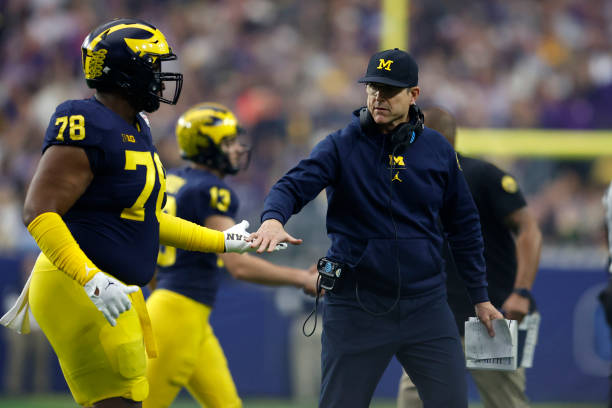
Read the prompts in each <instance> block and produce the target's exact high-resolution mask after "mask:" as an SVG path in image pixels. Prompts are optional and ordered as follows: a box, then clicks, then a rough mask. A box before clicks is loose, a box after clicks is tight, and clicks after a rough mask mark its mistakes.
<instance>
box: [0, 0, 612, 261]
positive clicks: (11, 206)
mask: <svg viewBox="0 0 612 408" xmlns="http://www.w3.org/2000/svg"><path fill="white" fill-rule="evenodd" d="M411 5H412V8H411V18H410V22H411V27H410V51H411V52H412V53H413V55H414V56H415V58H416V60H417V61H418V62H419V65H420V66H421V67H422V70H421V75H420V82H419V84H420V86H421V88H422V89H427V92H424V97H423V98H422V99H421V100H420V102H421V104H422V105H423V106H428V105H440V106H444V107H446V108H447V109H449V110H450V111H452V112H453V113H454V114H455V116H456V117H457V118H458V120H459V125H460V126H464V127H513V128H535V127H538V128H559V129H561V128H566V129H568V128H570V129H606V128H608V129H609V128H612V115H609V114H606V112H605V110H606V109H608V106H610V104H612V51H610V50H611V49H612V46H611V45H612V3H610V2H608V1H605V0H592V1H588V2H587V1H581V0H545V1H540V2H532V1H529V0H517V1H512V2H507V1H503V0H494V1H487V0H478V1H473V2H471V3H470V7H464V5H463V4H462V3H457V2H454V1H452V0H427V1H424V0H416V1H412V2H411ZM132 16H133V17H140V18H144V19H146V20H148V21H151V22H154V23H155V24H156V26H157V27H159V28H160V29H161V30H162V31H163V32H164V33H166V35H167V37H168V39H169V41H170V42H171V43H172V44H173V45H174V47H175V49H174V51H175V52H176V54H177V55H178V56H179V60H178V62H177V64H178V67H177V68H178V70H179V71H181V72H182V73H183V74H184V76H185V86H184V88H183V93H182V95H181V99H180V101H179V104H178V106H176V107H171V106H163V107H162V108H161V109H160V110H159V111H158V112H157V113H156V114H155V115H154V117H152V118H151V119H152V124H153V129H154V131H155V133H154V135H153V137H154V138H155V139H156V140H157V144H158V148H159V151H160V154H161V156H162V160H163V162H164V163H165V165H166V167H168V168H169V167H173V166H174V165H176V164H177V162H178V161H179V160H180V159H179V157H178V155H177V153H176V148H175V141H174V136H173V130H174V125H175V121H176V119H177V117H178V115H179V113H180V112H182V111H184V110H185V109H186V108H187V107H189V106H191V105H193V104H194V103H197V102H199V101H201V100H209V101H218V102H220V103H223V104H226V105H228V106H230V107H232V108H233V109H234V111H235V112H236V113H237V116H238V118H239V119H240V120H241V121H242V124H243V126H244V127H245V128H246V129H247V130H248V135H247V137H248V139H249V141H250V143H251V145H252V147H253V160H252V162H251V167H250V169H249V171H247V172H245V173H243V174H241V175H239V176H237V177H234V178H232V179H231V180H230V183H231V184H232V185H233V186H234V187H235V189H236V191H237V193H238V195H239V196H241V197H242V202H243V207H242V213H243V214H242V216H243V217H244V218H247V219H250V220H251V221H252V223H253V222H254V224H253V225H258V221H259V220H258V214H259V213H260V211H261V208H262V204H263V198H264V197H265V194H266V193H267V192H268V190H269V188H270V186H271V185H272V184H273V183H274V182H275V181H276V180H277V179H278V177H279V176H280V175H282V174H283V173H284V172H285V171H286V170H287V169H288V168H290V167H291V166H292V165H293V164H295V163H296V161H297V158H298V157H302V156H303V155H304V154H305V153H306V152H308V151H310V149H311V148H312V146H313V145H314V143H315V142H316V141H318V140H319V138H321V137H323V136H325V135H326V134H327V133H329V132H330V131H333V130H335V129H337V128H339V127H340V126H341V124H342V123H344V122H345V121H346V118H347V117H346V114H347V112H349V111H350V109H353V108H357V106H353V104H354V101H356V100H361V99H362V94H363V89H362V88H361V86H359V85H357V84H356V80H357V79H358V78H359V77H360V76H361V75H362V74H363V72H362V69H363V66H365V65H366V63H367V58H368V57H369V56H370V55H371V54H372V53H373V52H374V51H376V50H377V49H378V46H379V37H378V33H379V32H380V24H381V19H382V16H381V14H380V2H379V1H374V0H367V1H363V0H312V1H308V2H299V1H289V0H285V1H269V0H249V1H242V0H231V1H223V2H221V1H195V0H182V1H169V0H157V1H136V0H127V1H126V0H109V1H106V2H97V1H93V0H89V1H70V0H29V1H22V0H6V1H3V2H1V3H0V47H1V49H2V55H4V59H3V60H1V61H0V78H1V80H0V174H2V177H1V180H0V214H2V217H0V249H28V248H34V245H35V244H34V243H33V241H31V240H30V239H29V238H28V236H27V233H26V232H25V229H24V228H23V227H22V226H21V224H20V215H19V214H20V212H21V207H22V202H23V195H24V192H25V189H26V187H27V186H26V183H27V182H28V181H29V180H30V179H31V177H32V172H33V171H34V169H35V166H36V163H37V161H38V159H39V158H40V147H41V142H42V137H43V132H44V129H45V128H46V127H47V124H48V123H47V121H48V118H49V117H50V116H51V113H52V110H53V108H54V107H55V106H56V105H57V104H58V103H59V102H61V101H63V100H65V99H70V98H81V97H85V96H88V95H90V94H91V91H90V90H89V89H87V88H86V87H85V84H84V81H83V80H82V70H81V56H80V54H79V53H78V50H79V48H80V47H79V46H80V43H81V42H82V41H83V38H84V37H85V35H86V33H88V32H89V31H90V30H91V29H92V27H95V26H96V25H98V24H99V23H100V22H101V21H105V20H108V19H110V18H113V17H132ZM171 71H175V69H172V70H171ZM506 164H507V165H508V166H506V168H509V169H511V171H512V172H513V173H514V174H515V175H516V176H517V178H518V179H519V182H520V183H521V185H523V186H525V193H526V196H527V199H528V201H530V203H531V204H532V205H533V208H534V210H535V212H536V214H537V216H538V219H539V221H540V224H541V226H542V230H543V233H544V235H545V238H544V242H545V245H557V246H564V245H570V246H576V245H578V246H583V247H591V248H593V247H601V249H602V250H604V248H603V228H602V225H603V209H602V208H601V201H600V200H601V195H602V193H603V189H604V187H605V186H606V185H607V184H608V182H609V178H610V177H611V176H612V171H607V172H606V171H604V170H602V168H604V169H605V168H607V167H606V165H605V164H606V162H605V160H604V161H603V162H602V161H601V160H600V161H593V162H591V161H589V162H587V161H585V162H575V163H573V162H552V161H546V160H524V159H521V160H514V161H512V162H509V163H506ZM606 177H607V178H606ZM309 211H311V212H310V213H307V215H306V216H303V217H301V218H299V217H297V219H296V221H295V226H294V227H293V228H295V230H297V231H302V232H297V233H296V235H298V236H302V237H303V238H305V239H306V240H308V237H309V234H311V233H310V232H309V228H308V226H309V225H311V223H310V222H309V221H308V217H310V216H317V214H322V212H321V211H322V210H321V209H320V208H318V207H317V205H316V204H315V205H314V206H312V209H311V210H309ZM308 214H310V215H308ZM318 216H322V215H318ZM300 220H301V221H300ZM316 233H317V234H320V233H322V232H321V231H317V232H316ZM308 241H309V245H307V246H308V247H311V248H309V249H308V250H307V251H295V252H294V254H293V255H295V253H297V252H301V253H302V254H303V255H300V256H308V257H310V259H313V258H314V257H315V256H316V255H313V254H320V253H322V252H323V248H324V247H325V246H326V242H322V243H321V244H320V246H318V247H316V248H312V246H311V245H314V244H315V242H316V240H314V241H315V242H313V240H308ZM304 250H306V248H304ZM588 258H592V257H591V256H588ZM598 259H600V260H602V262H603V256H602V257H601V258H598ZM543 263H546V251H545V254H544V259H543Z"/></svg>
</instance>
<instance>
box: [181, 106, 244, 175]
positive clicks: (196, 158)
mask: <svg viewBox="0 0 612 408" xmlns="http://www.w3.org/2000/svg"><path fill="white" fill-rule="evenodd" d="M242 133H244V132H243V130H242V128H241V127H240V126H239V125H238V121H237V119H236V117H235V116H234V114H233V113H232V112H231V111H230V110H229V109H227V108H226V107H225V106H223V105H220V104H216V103H201V104H198V105H196V106H194V107H192V108H191V109H189V110H188V111H186V112H185V113H183V115H181V117H180V118H179V120H178V122H177V125H176V138H177V142H178V146H179V149H180V153H181V157H182V158H183V159H186V160H189V161H192V162H194V163H199V164H203V165H205V166H207V167H209V168H211V169H215V170H218V171H220V172H221V173H222V174H223V175H226V174H236V173H238V172H239V171H241V170H244V169H246V168H247V167H248V165H249V161H250V149H249V148H248V147H247V146H245V145H243V144H241V143H240V142H239V141H238V139H237V138H238V136H239V135H240V134H242Z"/></svg>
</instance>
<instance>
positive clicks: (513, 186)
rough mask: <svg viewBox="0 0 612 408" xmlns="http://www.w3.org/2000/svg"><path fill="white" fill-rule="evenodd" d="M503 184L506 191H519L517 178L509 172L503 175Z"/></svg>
mask: <svg viewBox="0 0 612 408" xmlns="http://www.w3.org/2000/svg"><path fill="white" fill-rule="evenodd" d="M501 185H502V188H503V189H504V191H505V192H506V193H510V194H514V193H516V192H517V191H518V184H517V183H516V180H515V179H514V178H513V177H512V176H509V175H507V174H506V175H505V176H504V177H502V179H501Z"/></svg>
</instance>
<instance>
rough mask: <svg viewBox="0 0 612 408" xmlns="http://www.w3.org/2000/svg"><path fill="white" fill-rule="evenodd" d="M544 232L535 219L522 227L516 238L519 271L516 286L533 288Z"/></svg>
mask: <svg viewBox="0 0 612 408" xmlns="http://www.w3.org/2000/svg"><path fill="white" fill-rule="evenodd" d="M541 250H542V233H541V232H540V229H539V228H538V226H537V224H536V223H535V221H533V222H530V223H529V224H528V225H525V226H523V227H522V228H521V230H520V233H519V235H518V237H517V239H516V258H517V271H516V280H515V283H514V287H515V288H526V289H531V287H532V286H533V282H534V280H535V277H536V274H537V272H538V265H539V263H540V252H541Z"/></svg>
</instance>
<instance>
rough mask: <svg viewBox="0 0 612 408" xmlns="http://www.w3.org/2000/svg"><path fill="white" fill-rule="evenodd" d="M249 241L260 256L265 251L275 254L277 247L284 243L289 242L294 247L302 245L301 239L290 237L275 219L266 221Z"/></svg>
mask: <svg viewBox="0 0 612 408" xmlns="http://www.w3.org/2000/svg"><path fill="white" fill-rule="evenodd" d="M247 241H249V242H250V243H251V247H252V248H257V253H259V254H261V253H262V252H264V251H268V252H273V251H274V250H275V248H276V246H277V245H279V244H280V243H282V242H288V243H290V244H292V245H300V244H301V243H302V240H301V239H299V238H294V237H292V236H291V235H289V234H288V233H287V232H286V231H285V228H283V224H281V223H280V221H278V220H275V219H269V220H265V221H264V222H263V223H262V224H261V225H260V226H259V229H258V230H257V232H254V233H253V234H251V235H250V236H249V238H248V239H247ZM285 245H287V244H285Z"/></svg>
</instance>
